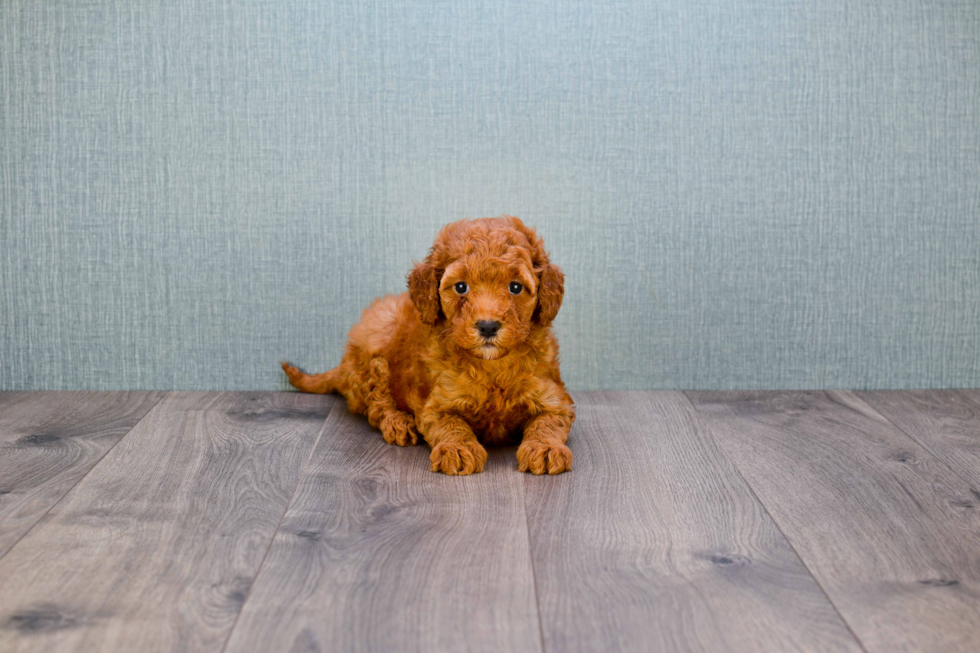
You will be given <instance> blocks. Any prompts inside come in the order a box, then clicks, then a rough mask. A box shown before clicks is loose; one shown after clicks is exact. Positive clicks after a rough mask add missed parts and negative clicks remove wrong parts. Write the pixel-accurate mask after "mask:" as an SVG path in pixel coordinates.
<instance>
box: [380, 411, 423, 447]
mask: <svg viewBox="0 0 980 653" xmlns="http://www.w3.org/2000/svg"><path fill="white" fill-rule="evenodd" d="M381 435H382V437H384V439H385V442H387V443H388V444H397V445H398V446H399V447H410V446H413V445H416V444H418V443H419V432H418V429H417V428H416V427H415V418H414V417H412V416H411V415H409V414H408V413H400V412H399V413H394V414H390V415H387V416H385V418H384V419H383V420H382V421H381Z"/></svg>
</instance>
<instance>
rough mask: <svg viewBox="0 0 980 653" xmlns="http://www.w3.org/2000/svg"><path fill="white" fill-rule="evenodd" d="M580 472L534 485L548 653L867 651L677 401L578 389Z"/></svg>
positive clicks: (670, 395)
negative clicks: (580, 390)
mask: <svg viewBox="0 0 980 653" xmlns="http://www.w3.org/2000/svg"><path fill="white" fill-rule="evenodd" d="M575 399H576V402H577V414H578V418H577V420H576V422H575V425H574V428H573V430H572V437H571V438H570V443H569V445H570V446H571V448H572V450H573V451H574V453H575V462H574V466H573V471H572V472H571V473H569V474H563V475H561V476H559V477H554V478H550V477H526V478H525V485H526V492H527V509H528V519H529V528H530V537H531V547H532V548H531V551H532V559H533V563H534V568H535V577H536V579H537V589H538V597H539V603H540V610H541V622H542V630H543V633H544V640H545V649H546V650H547V651H555V652H558V651H561V652H571V651H780V652H782V651H810V650H813V651H859V650H861V649H860V646H859V645H858V643H857V642H856V640H855V639H854V637H853V635H852V634H851V633H850V632H849V631H848V629H847V627H846V625H845V624H844V622H843V621H842V620H841V618H840V616H839V615H838V614H837V612H836V611H835V610H834V608H833V606H832V605H831V603H830V601H829V600H828V599H827V597H826V596H825V595H824V593H823V592H822V591H821V589H820V587H819V586H818V585H817V583H816V582H815V581H814V580H813V578H812V577H811V576H810V574H809V572H808V571H807V570H806V568H805V567H804V565H803V564H802V563H801V562H800V560H799V558H797V556H796V554H795V553H794V552H793V550H792V548H791V547H790V546H789V544H788V543H787V542H786V540H785V539H784V538H783V536H782V534H781V533H780V532H779V530H778V529H777V528H776V526H775V525H774V524H773V522H772V520H771V519H770V517H769V516H768V515H767V514H766V512H765V510H764V509H763V507H762V506H761V505H760V504H759V502H758V501H757V500H756V499H755V497H754V496H753V495H752V493H751V491H750V490H749V488H748V487H747V486H746V484H745V483H744V481H743V480H742V479H741V477H740V476H739V475H738V473H737V471H736V470H735V468H734V467H733V466H732V464H731V463H730V462H729V461H728V460H727V459H726V458H725V456H724V455H723V454H722V452H721V450H720V449H719V448H718V446H717V445H716V443H715V442H714V441H713V440H712V438H711V436H710V435H709V434H708V432H707V430H706V429H705V428H704V426H703V424H701V422H700V419H699V417H698V416H697V413H696V411H695V410H694V408H693V407H692V406H691V404H690V403H689V402H688V401H687V399H685V398H684V396H683V395H682V394H680V393H676V392H645V393H639V392H590V393H577V394H576V395H575Z"/></svg>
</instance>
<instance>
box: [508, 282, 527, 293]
mask: <svg viewBox="0 0 980 653" xmlns="http://www.w3.org/2000/svg"><path fill="white" fill-rule="evenodd" d="M522 290H524V286H522V285H521V284H519V283H517V282H516V281H511V282H510V294H512V295H520V294H521V291H522Z"/></svg>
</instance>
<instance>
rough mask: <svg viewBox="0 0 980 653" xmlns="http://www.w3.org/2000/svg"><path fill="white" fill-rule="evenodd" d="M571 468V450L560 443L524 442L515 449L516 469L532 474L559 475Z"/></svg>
mask: <svg viewBox="0 0 980 653" xmlns="http://www.w3.org/2000/svg"><path fill="white" fill-rule="evenodd" d="M571 468H572V450H571V449H569V448H568V447H566V446H565V445H564V444H562V443H561V442H524V443H523V444H521V446H520V447H518V448H517V469H518V470H520V471H522V472H531V473H532V474H561V473H562V472H567V471H569V470H571Z"/></svg>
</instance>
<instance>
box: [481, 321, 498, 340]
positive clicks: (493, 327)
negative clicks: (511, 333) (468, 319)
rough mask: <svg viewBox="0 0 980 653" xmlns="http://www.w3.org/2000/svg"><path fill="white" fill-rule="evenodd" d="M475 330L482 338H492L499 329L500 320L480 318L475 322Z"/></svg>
mask: <svg viewBox="0 0 980 653" xmlns="http://www.w3.org/2000/svg"><path fill="white" fill-rule="evenodd" d="M476 330H477V331H479V332H480V335H481V336H483V337H484V338H492V337H493V336H494V335H495V334H496V333H497V331H499V330H500V322H497V321H490V320H480V321H479V322H477V323H476Z"/></svg>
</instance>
